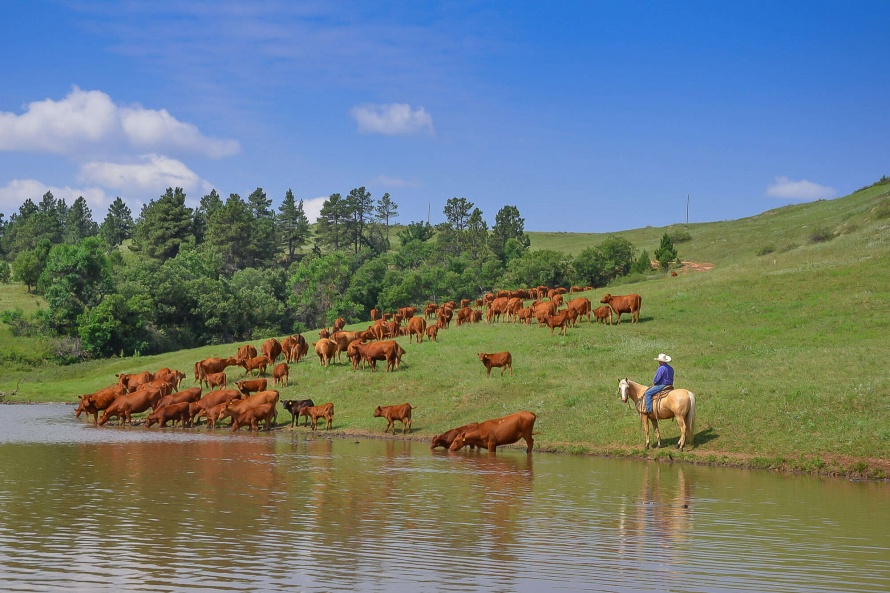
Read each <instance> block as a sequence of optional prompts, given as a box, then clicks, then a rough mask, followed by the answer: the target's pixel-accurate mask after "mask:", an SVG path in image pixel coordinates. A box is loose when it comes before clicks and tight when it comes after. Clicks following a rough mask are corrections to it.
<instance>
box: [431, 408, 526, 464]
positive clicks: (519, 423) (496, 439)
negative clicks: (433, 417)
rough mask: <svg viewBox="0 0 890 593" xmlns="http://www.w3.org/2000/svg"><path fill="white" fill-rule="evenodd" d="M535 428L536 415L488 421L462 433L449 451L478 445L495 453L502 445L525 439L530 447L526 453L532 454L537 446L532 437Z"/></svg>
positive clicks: (517, 415) (521, 415)
mask: <svg viewBox="0 0 890 593" xmlns="http://www.w3.org/2000/svg"><path fill="white" fill-rule="evenodd" d="M534 428H535V415H534V414H532V413H531V412H517V413H515V414H510V415H509V416H504V417H503V418H496V419H494V420H486V421H485V422H482V423H480V424H479V426H477V427H476V428H470V429H468V430H466V431H465V432H461V433H460V434H458V435H457V436H456V437H455V438H454V441H453V442H452V443H451V446H450V447H448V450H449V451H459V450H460V449H461V448H463V447H464V446H466V445H476V446H477V447H481V448H483V449H488V450H489V451H490V452H492V453H494V452H495V450H496V449H497V448H498V447H500V446H501V445H511V444H513V443H515V442H517V441H518V440H519V439H525V442H526V444H527V445H528V447H527V449H526V453H528V454H531V452H532V447H533V446H534V444H535V439H534V438H533V437H532V435H533V434H534V433H533V432H532V431H533V430H534Z"/></svg>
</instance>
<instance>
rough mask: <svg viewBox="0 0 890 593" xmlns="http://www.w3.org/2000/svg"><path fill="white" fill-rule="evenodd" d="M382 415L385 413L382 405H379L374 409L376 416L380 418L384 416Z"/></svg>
mask: <svg viewBox="0 0 890 593" xmlns="http://www.w3.org/2000/svg"><path fill="white" fill-rule="evenodd" d="M382 415H383V410H382V409H381V408H380V406H377V409H376V410H374V418H380V416H382Z"/></svg>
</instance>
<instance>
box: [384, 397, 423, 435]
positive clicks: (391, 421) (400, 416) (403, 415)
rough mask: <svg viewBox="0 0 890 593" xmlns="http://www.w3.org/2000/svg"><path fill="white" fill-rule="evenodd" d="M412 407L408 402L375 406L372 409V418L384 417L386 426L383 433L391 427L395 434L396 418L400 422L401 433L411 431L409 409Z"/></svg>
mask: <svg viewBox="0 0 890 593" xmlns="http://www.w3.org/2000/svg"><path fill="white" fill-rule="evenodd" d="M413 409H414V407H412V406H411V404H410V403H404V404H400V405H397V406H377V409H376V410H374V418H381V417H383V418H386V428H385V429H384V430H383V434H386V433H387V432H389V428H390V427H392V433H393V434H396V420H398V421H399V422H401V423H402V434H405V433H406V432H411V410H413Z"/></svg>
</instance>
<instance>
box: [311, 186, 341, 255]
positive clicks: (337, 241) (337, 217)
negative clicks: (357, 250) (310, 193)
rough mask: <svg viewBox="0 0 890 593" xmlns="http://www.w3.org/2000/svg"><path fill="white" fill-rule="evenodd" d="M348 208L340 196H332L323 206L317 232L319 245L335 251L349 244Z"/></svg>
mask: <svg viewBox="0 0 890 593" xmlns="http://www.w3.org/2000/svg"><path fill="white" fill-rule="evenodd" d="M348 221H349V213H348V206H347V204H346V200H344V199H343V198H342V197H341V196H340V194H331V195H330V197H329V198H328V199H327V200H325V201H324V204H322V206H321V212H320V213H319V215H318V225H317V226H316V229H315V232H316V235H317V236H318V243H319V244H320V245H321V246H322V247H327V248H329V249H332V250H334V251H339V250H340V248H341V247H345V246H346V245H348V244H349V240H348V229H347V224H348Z"/></svg>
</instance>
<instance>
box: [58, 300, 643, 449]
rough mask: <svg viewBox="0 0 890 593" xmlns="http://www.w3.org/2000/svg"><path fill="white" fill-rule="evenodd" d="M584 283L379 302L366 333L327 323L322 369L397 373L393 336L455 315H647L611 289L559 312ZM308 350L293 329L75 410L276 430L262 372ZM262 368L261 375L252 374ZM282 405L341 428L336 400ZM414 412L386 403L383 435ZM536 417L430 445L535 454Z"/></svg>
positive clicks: (120, 382) (488, 424) (143, 376)
mask: <svg viewBox="0 0 890 593" xmlns="http://www.w3.org/2000/svg"><path fill="white" fill-rule="evenodd" d="M586 290H592V288H591V287H586V288H580V287H572V288H571V289H570V291H566V289H548V288H546V287H543V286H541V287H537V288H532V289H529V290H517V291H500V292H498V293H489V294H487V295H485V296H484V297H483V298H481V299H477V300H476V301H475V303H473V304H475V306H476V307H478V308H473V306H471V302H470V301H469V300H466V299H465V300H463V301H461V302H460V306H458V303H456V302H454V301H450V302H447V303H443V304H442V305H437V304H435V303H429V304H428V305H427V306H426V308H425V309H424V314H423V315H422V316H421V315H417V309H415V308H414V307H404V308H401V309H399V310H398V311H397V312H395V313H384V314H382V315H381V314H380V313H379V311H378V310H377V309H373V310H372V311H371V320H372V322H373V324H372V325H371V326H370V327H368V329H367V330H364V331H344V326H345V322H344V320H342V319H337V320H336V321H335V323H334V326H333V327H332V328H331V329H330V330H328V329H323V330H321V332H319V340H318V341H317V342H316V343H315V353H316V354H317V355H318V359H319V364H321V365H324V366H328V365H330V364H331V362H333V361H334V359H335V358H336V360H337V361H341V359H342V354H343V352H345V353H346V356H347V358H349V360H350V361H351V362H352V368H353V370H354V371H355V370H357V369H358V368H359V367H360V366H361V367H362V368H364V367H366V366H367V367H370V368H371V370H372V371H373V370H375V369H376V363H377V362H378V361H385V362H386V369H387V371H393V370H394V369H398V368H399V366H400V363H401V359H402V356H403V355H404V354H405V349H404V348H402V347H401V346H400V345H399V344H398V343H397V342H396V341H395V340H394V339H393V338H395V337H397V336H405V335H407V336H408V339H409V343H410V342H411V341H412V340H413V339H414V338H415V337H416V339H417V342H418V344H419V343H421V342H422V341H423V337H424V336H426V337H427V338H428V339H429V340H432V341H437V336H438V332H439V330H441V329H447V328H448V327H450V324H451V321H452V319H455V324H456V325H461V324H463V323H477V322H480V321H481V320H482V317H483V314H484V316H485V318H486V320H487V321H488V322H489V323H493V322H497V321H502V320H509V321H513V322H524V323H526V324H531V319H533V318H534V319H536V320H537V322H538V325H539V326H547V327H549V328H550V333H551V335H552V334H553V332H554V331H555V330H556V329H557V328H559V329H560V330H561V332H562V333H563V334H565V332H566V331H567V328H568V327H574V325H575V324H576V322H577V320H578V318H580V317H584V316H586V317H587V319H588V322H590V320H591V313H593V316H594V321H601V322H603V323H606V322H608V323H610V324H611V323H612V321H613V313H614V315H617V318H618V319H617V322H616V323H620V321H621V314H622V313H630V315H631V321H632V323H636V322H637V321H638V320H639V313H640V304H641V299H640V296H639V295H637V294H632V295H624V296H613V295H610V294H606V295H605V296H604V297H603V298H602V300H601V301H600V302H601V303H604V304H605V305H604V306H602V307H599V308H598V309H594V310H592V311H591V303H590V300H589V299H587V298H585V297H577V298H574V299H571V300H569V301H568V302H567V303H566V307H565V309H560V307H561V306H562V304H563V296H562V295H563V294H565V293H566V292H583V291H586ZM545 298H546V299H547V300H544V299H545ZM528 299H533V302H532V303H531V304H530V305H529V306H525V305H524V302H525V300H528ZM455 310H456V312H455ZM428 319H435V322H432V321H431V322H430V324H429V325H428V324H427V320H428ZM403 321H404V322H405V325H404V326H403V325H402V322H403ZM308 352H309V345H308V343H307V341H306V339H305V338H304V337H303V336H302V335H300V334H294V335H292V336H287V337H285V338H284V339H283V340H281V341H280V342H279V341H278V340H276V339H275V338H271V339H269V340H266V342H265V343H264V344H263V345H262V348H261V353H258V352H257V350H256V348H255V347H254V346H252V345H250V344H246V345H244V346H241V347H240V348H239V349H238V351H237V353H236V354H235V356H232V357H226V358H207V359H204V360H201V361H198V362H196V363H195V364H194V382H195V383H197V384H199V385H200V386H199V387H191V388H186V389H182V390H180V386H181V383H182V381H183V380H184V379H185V373H183V372H181V371H178V370H174V369H169V368H163V369H160V370H158V371H156V372H150V371H142V372H139V373H130V374H128V373H121V374H118V375H115V377H116V378H117V383H116V384H114V385H112V386H110V387H106V388H105V389H100V390H99V391H96V392H94V393H89V394H85V395H82V396H80V398H79V400H80V401H79V405H78V407H77V410H76V411H75V414H76V416H77V417H78V418H79V417H80V415H81V414H82V413H86V414H87V415H88V416H89V415H92V417H93V423H94V424H96V425H98V426H103V425H105V424H106V423H107V422H108V421H109V420H110V419H111V418H119V419H120V423H121V424H122V425H127V424H132V416H133V415H134V414H142V413H145V412H149V414H148V416H147V418H146V419H145V426H146V427H147V428H150V427H151V426H153V425H155V424H157V425H159V426H161V427H165V426H166V425H167V423H168V422H170V423H172V424H174V425H175V424H176V423H177V422H178V423H179V424H180V425H181V426H182V427H183V428H185V427H192V426H194V425H195V424H196V423H199V422H200V421H201V420H202V419H204V420H205V422H206V424H207V426H208V427H209V428H216V426H217V424H218V423H221V422H223V421H224V420H225V419H231V424H230V426H231V429H232V430H233V431H235V430H238V429H239V428H241V427H243V426H248V427H249V428H250V429H251V430H258V428H259V424H260V423H261V422H262V423H264V424H265V428H266V430H269V429H270V428H271V427H272V425H273V424H274V422H275V421H276V419H277V405H278V402H279V392H278V391H276V390H274V389H269V388H268V387H269V384H268V381H267V379H265V378H263V375H265V374H266V372H267V369H268V368H269V367H270V366H271V367H272V381H273V386H288V385H289V384H290V376H289V371H290V366H289V365H290V364H291V363H295V362H299V361H300V360H301V359H302V358H304V357H305V356H307V354H308ZM280 356H283V358H284V362H281V363H277V360H278V358H279V357H280ZM478 356H479V359H480V360H481V361H482V363H483V365H484V366H485V368H486V371H487V373H488V376H491V369H492V368H501V369H502V370H501V375H503V374H504V372H505V371H506V370H508V369H509V370H510V374H511V375H512V374H513V360H512V355H511V354H510V353H509V352H498V353H479V354H478ZM276 363H277V364H276ZM273 365H274V366H273ZM233 366H238V367H241V368H243V369H244V374H245V376H248V375H249V376H250V378H249V379H242V380H240V381H235V382H234V386H235V387H236V389H229V388H228V386H229V378H228V376H227V375H226V372H225V371H226V369H227V368H228V367H233ZM254 372H256V373H257V374H256V375H254ZM204 386H206V387H207V389H208V390H209V392H208V393H206V394H203V387H204ZM282 405H283V407H284V409H285V410H286V411H288V412H289V413H290V414H291V425H292V427H296V426H297V425H298V420H299V418H301V417H305V418H306V423H305V424H306V425H307V426H308V424H309V422H310V421H311V423H312V430H316V429H317V426H318V421H319V420H320V419H324V420H325V423H326V426H325V428H327V429H331V428H332V426H333V418H334V404H333V403H326V404H323V405H315V403H314V402H313V401H312V400H309V399H306V400H286V401H283V402H282ZM412 409H414V408H413V407H412V406H411V404H410V403H405V404H401V405H396V406H378V407H377V408H376V409H375V411H374V417H381V418H384V419H386V421H387V426H386V428H385V429H384V432H389V429H390V428H392V432H393V434H395V422H397V421H398V422H401V423H402V432H403V433H404V432H410V431H411V421H412V417H411V410H412ZM100 412H101V413H102V416H101V417H99V413H100ZM534 422H535V415H534V414H533V413H531V412H518V413H515V414H511V415H509V416H505V417H503V418H497V419H493V420H486V421H484V422H481V423H476V422H473V423H470V424H466V425H464V426H461V427H458V428H454V429H452V430H449V431H448V432H446V433H444V434H441V435H435V436H434V437H433V438H432V442H431V445H430V448H436V447H445V448H446V449H449V450H451V451H456V450H459V449H461V448H463V447H464V446H470V447H471V448H475V447H479V448H484V449H488V450H489V451H494V450H495V449H496V447H498V446H500V445H507V444H512V443H515V442H517V441H518V440H519V439H525V441H526V444H527V449H528V452H529V453H531V450H532V445H533V443H534V439H533V438H532V434H533V432H532V430H533V428H534Z"/></svg>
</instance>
